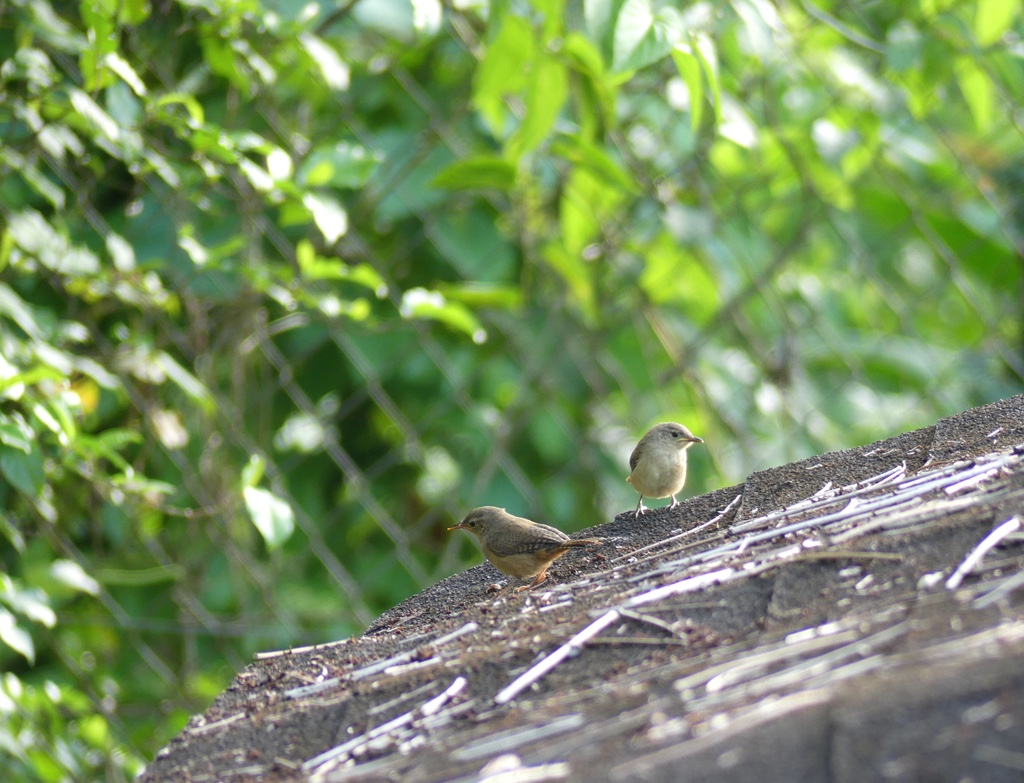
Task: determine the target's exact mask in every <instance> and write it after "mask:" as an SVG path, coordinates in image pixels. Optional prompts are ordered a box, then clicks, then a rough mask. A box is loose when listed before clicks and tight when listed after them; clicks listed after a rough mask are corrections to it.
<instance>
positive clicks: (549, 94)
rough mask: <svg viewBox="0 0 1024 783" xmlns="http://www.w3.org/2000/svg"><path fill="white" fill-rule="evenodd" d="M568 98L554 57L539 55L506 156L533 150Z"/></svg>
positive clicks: (514, 157)
mask: <svg viewBox="0 0 1024 783" xmlns="http://www.w3.org/2000/svg"><path fill="white" fill-rule="evenodd" d="M568 97H569V76H568V73H567V70H566V67H565V64H564V63H563V62H562V61H561V60H560V59H558V58H556V57H540V58H538V59H537V61H536V62H535V63H534V67H533V72H532V73H531V75H530V83H529V86H528V87H527V93H526V117H524V118H523V123H522V124H521V125H520V126H519V128H518V130H516V132H515V133H514V134H513V136H512V138H511V139H509V143H508V146H507V151H508V155H509V156H510V157H511V159H512V160H517V159H518V158H519V157H520V156H521V155H523V154H525V153H527V152H530V151H531V150H533V149H535V148H536V147H537V146H538V145H539V144H540V143H541V142H542V141H544V139H545V138H547V136H548V134H549V133H550V132H551V129H552V128H553V127H554V124H555V120H557V119H558V116H559V114H560V113H561V111H562V106H563V105H564V104H565V101H566V99H567V98H568Z"/></svg>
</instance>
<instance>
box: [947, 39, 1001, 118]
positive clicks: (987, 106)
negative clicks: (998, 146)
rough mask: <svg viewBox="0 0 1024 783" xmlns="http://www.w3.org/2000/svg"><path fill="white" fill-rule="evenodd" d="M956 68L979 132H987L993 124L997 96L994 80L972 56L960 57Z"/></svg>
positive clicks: (961, 87) (965, 98)
mask: <svg viewBox="0 0 1024 783" xmlns="http://www.w3.org/2000/svg"><path fill="white" fill-rule="evenodd" d="M955 70H956V78H957V81H958V82H959V84H960V91H961V92H962V93H963V95H964V100H966V101H967V105H968V106H969V107H970V109H971V116H973V117H974V124H975V126H976V127H977V128H978V131H979V132H981V133H985V132H986V131H987V130H988V129H989V128H990V127H991V126H992V118H993V115H994V112H995V98H996V96H995V87H994V86H993V84H992V80H991V79H990V78H989V77H988V74H986V73H985V71H984V69H983V68H981V67H979V66H978V64H977V63H976V62H975V61H974V60H973V59H971V58H970V57H958V58H957V60H956V68H955Z"/></svg>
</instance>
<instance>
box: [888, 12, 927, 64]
mask: <svg viewBox="0 0 1024 783" xmlns="http://www.w3.org/2000/svg"><path fill="white" fill-rule="evenodd" d="M923 47H924V36H922V35H921V33H920V31H919V30H918V29H917V28H916V27H915V26H914V24H913V22H911V21H910V20H908V19H901V20H900V21H899V22H897V23H896V24H894V25H893V26H892V27H890V28H889V34H888V35H887V36H886V38H885V64H886V65H887V66H888V67H889V68H890V69H891V70H893V71H896V72H898V73H899V72H903V71H909V70H910V69H912V68H915V67H916V66H917V65H918V62H919V60H920V58H921V52H922V49H923Z"/></svg>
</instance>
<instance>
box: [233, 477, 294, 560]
mask: <svg viewBox="0 0 1024 783" xmlns="http://www.w3.org/2000/svg"><path fill="white" fill-rule="evenodd" d="M242 496H243V497H244V498H245V506H246V508H247V509H248V510H249V516H250V517H251V518H252V522H253V524H254V525H255V526H256V529H257V530H258V531H259V532H260V535H262V536H263V540H264V541H265V542H266V545H267V548H268V549H277V548H278V547H279V546H281V545H282V544H283V543H284V542H285V541H287V540H288V539H289V538H290V537H291V535H292V532H293V531H294V530H295V513H294V512H293V511H292V507H291V506H289V505H288V504H287V503H286V502H285V501H284V500H282V499H281V498H279V497H277V495H275V494H274V493H273V492H270V491H269V490H266V489H260V488H259V487H245V488H244V489H243V490H242Z"/></svg>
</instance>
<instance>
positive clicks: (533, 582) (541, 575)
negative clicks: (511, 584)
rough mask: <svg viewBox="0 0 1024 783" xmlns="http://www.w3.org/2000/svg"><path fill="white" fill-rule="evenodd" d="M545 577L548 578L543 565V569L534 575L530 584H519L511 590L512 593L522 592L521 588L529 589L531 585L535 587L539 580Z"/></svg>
mask: <svg viewBox="0 0 1024 783" xmlns="http://www.w3.org/2000/svg"><path fill="white" fill-rule="evenodd" d="M547 578H548V569H547V568H546V567H545V568H544V570H542V571H541V572H540V573H539V574H537V576H535V577H534V578H533V581H532V582H530V584H528V585H519V587H517V588H516V589H515V590H513V591H512V592H513V593H521V592H523V590H529V589H531V588H533V587H536V586H537V585H539V584H540V583H541V582H543V581H544V580H545V579H547Z"/></svg>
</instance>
